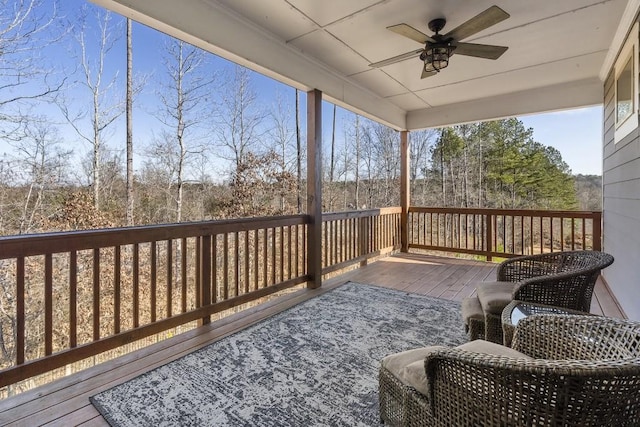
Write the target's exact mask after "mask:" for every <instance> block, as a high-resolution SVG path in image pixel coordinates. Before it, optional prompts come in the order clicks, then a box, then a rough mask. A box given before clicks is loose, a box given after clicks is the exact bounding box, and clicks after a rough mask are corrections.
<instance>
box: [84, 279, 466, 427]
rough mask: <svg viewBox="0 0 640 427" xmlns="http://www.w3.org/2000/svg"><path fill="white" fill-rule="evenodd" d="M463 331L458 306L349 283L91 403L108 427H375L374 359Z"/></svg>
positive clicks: (454, 338)
mask: <svg viewBox="0 0 640 427" xmlns="http://www.w3.org/2000/svg"><path fill="white" fill-rule="evenodd" d="M461 325H462V321H461V317H460V305H459V304H458V303H455V302H452V301H447V300H443V299H438V298H431V297H425V296H420V295H416V294H408V293H406V292H399V291H394V290H390V289H385V288H380V287H376V286H371V285H363V284H357V283H347V284H345V285H343V286H341V287H339V288H336V289H334V290H332V291H330V292H327V293H325V294H323V295H321V296H318V297H315V298H312V299H310V300H308V301H306V302H304V303H302V304H299V305H297V306H295V307H292V308H290V309H288V310H286V311H283V312H282V313H279V314H277V315H275V316H273V317H270V318H268V319H266V320H263V321H261V322H259V323H257V324H255V325H253V326H251V327H249V328H246V329H244V330H242V331H240V332H237V333H235V334H233V335H230V336H228V337H225V338H223V339H221V340H220V341H217V342H215V343H212V344H210V345H208V346H207V347H204V348H202V349H199V350H197V351H195V352H193V353H191V354H189V355H187V356H184V357H182V358H180V359H177V360H175V361H173V362H170V363H168V364H166V365H164V366H161V367H159V368H156V369H154V370H152V371H150V372H148V373H145V374H143V375H141V376H139V377H137V378H134V379H132V380H130V381H128V382H125V383H123V384H121V385H118V386H116V387H113V388H111V389H109V390H106V391H104V392H102V393H100V394H98V395H96V396H93V397H92V398H91V402H92V403H93V405H94V406H95V407H96V408H97V409H98V410H99V411H100V413H101V414H102V415H103V416H104V418H105V419H106V420H107V421H108V422H109V424H111V425H112V426H154V427H157V426H174V425H185V426H314V425H315V426H371V425H379V417H378V367H379V364H380V359H382V358H383V357H384V356H386V355H388V354H392V353H396V352H399V351H404V350H408V349H411V348H416V347H422V346H426V345H435V344H442V345H451V346H454V345H458V344H460V343H462V342H464V341H465V340H466V337H465V335H464V333H463V330H462V326H461Z"/></svg>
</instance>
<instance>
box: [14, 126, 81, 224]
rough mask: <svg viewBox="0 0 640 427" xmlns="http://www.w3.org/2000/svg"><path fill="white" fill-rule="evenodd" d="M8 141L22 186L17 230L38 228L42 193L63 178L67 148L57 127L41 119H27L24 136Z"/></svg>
mask: <svg viewBox="0 0 640 427" xmlns="http://www.w3.org/2000/svg"><path fill="white" fill-rule="evenodd" d="M12 145H13V147H14V150H15V160H14V164H15V166H16V170H18V171H19V173H20V174H21V177H20V181H22V183H23V184H24V186H25V194H24V198H23V202H22V206H21V212H20V218H19V221H18V227H17V231H18V233H19V234H23V233H29V232H32V231H34V227H36V228H37V229H38V228H39V227H38V224H36V218H37V216H38V215H40V216H46V214H45V209H44V207H43V204H44V203H45V201H44V199H45V193H46V192H51V191H52V190H56V189H58V188H59V186H60V185H62V184H64V182H65V181H66V169H67V166H68V162H69V159H70V156H71V150H64V149H63V148H62V139H61V138H60V136H59V135H58V129H57V128H55V127H53V126H52V125H51V124H49V123H47V122H46V121H45V120H42V119H41V120H39V121H31V122H30V123H28V124H27V126H26V129H25V135H24V137H23V138H21V139H20V140H19V141H17V142H15V143H13V144H12Z"/></svg>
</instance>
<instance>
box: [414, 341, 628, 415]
mask: <svg viewBox="0 0 640 427" xmlns="http://www.w3.org/2000/svg"><path fill="white" fill-rule="evenodd" d="M609 365H611V366H609ZM425 370H426V373H427V378H428V381H429V385H430V390H431V395H430V396H429V402H430V405H431V410H432V413H433V414H434V417H436V418H437V419H438V420H441V419H445V420H446V419H447V418H446V417H453V418H451V420H452V423H453V425H526V424H528V423H527V420H528V421H529V424H530V421H531V416H532V414H535V416H536V417H538V419H539V420H540V421H539V422H540V423H542V424H554V423H555V424H558V425H563V424H565V423H567V422H570V420H572V417H576V416H578V415H577V414H581V413H584V412H586V411H590V410H591V408H590V407H589V405H590V404H591V403H590V402H593V398H595V396H593V397H592V396H589V395H588V393H593V394H594V395H597V396H598V399H599V400H608V397H607V396H609V394H607V393H606V396H605V397H602V396H600V395H601V394H602V391H601V390H603V388H602V387H608V385H610V384H611V378H612V376H616V378H619V381H620V384H613V385H612V386H611V387H610V388H611V389H612V393H617V392H619V393H622V392H623V391H621V390H626V389H628V387H631V388H633V389H634V390H636V389H638V385H637V381H636V378H637V375H638V374H640V365H638V359H634V360H622V361H619V362H607V363H603V362H602V361H597V362H590V361H584V360H540V359H514V358H510V357H504V356H494V355H486V354H479V353H473V352H468V351H464V350H459V349H446V350H438V351H437V352H434V353H433V354H431V355H429V356H428V357H427V358H426V360H425ZM614 388H615V390H614ZM550 396H552V397H554V398H556V399H557V400H556V401H553V402H552V401H550V400H549V397H550ZM631 399H632V400H634V402H637V401H638V400H639V399H640V396H633V397H632V398H631ZM620 400H621V399H620V398H619V396H615V397H614V398H612V399H611V402H609V401H605V402H604V405H610V406H611V407H614V409H612V413H614V414H615V411H618V412H619V409H618V408H619V407H620V406H622V407H624V406H625V405H627V404H628V402H619V401H620ZM623 400H624V399H623ZM565 401H572V402H574V403H575V406H572V407H570V408H566V407H564V406H563V405H562V404H561V403H560V404H556V402H565ZM616 405H617V407H616ZM632 405H637V403H632Z"/></svg>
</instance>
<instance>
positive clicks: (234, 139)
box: [217, 65, 268, 215]
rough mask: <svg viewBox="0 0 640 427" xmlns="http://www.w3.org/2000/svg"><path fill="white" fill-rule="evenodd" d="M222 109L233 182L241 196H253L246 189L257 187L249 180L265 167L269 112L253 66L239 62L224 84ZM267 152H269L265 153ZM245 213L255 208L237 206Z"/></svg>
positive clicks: (221, 131) (221, 135)
mask: <svg viewBox="0 0 640 427" xmlns="http://www.w3.org/2000/svg"><path fill="white" fill-rule="evenodd" d="M217 113H218V126H217V134H218V143H219V144H220V147H221V148H222V152H221V153H220V154H219V155H220V157H221V158H223V159H225V160H228V161H230V162H231V186H232V189H233V191H234V192H235V193H236V196H238V199H244V200H252V195H250V194H245V192H246V191H254V190H257V189H253V188H252V187H250V186H247V185H246V183H247V182H250V181H252V180H253V179H252V176H253V174H254V173H256V171H255V170H253V169H255V168H256V167H262V166H263V162H262V160H261V159H260V158H261V157H262V156H260V153H259V152H258V150H259V144H258V143H259V141H260V139H261V137H262V136H263V133H264V126H263V125H264V119H265V117H266V113H265V112H264V111H263V109H262V108H261V107H260V105H259V104H258V100H257V98H256V93H255V91H254V89H253V84H252V81H251V75H250V72H249V70H247V69H246V68H244V67H241V66H239V65H235V66H234V67H233V70H232V72H231V74H230V75H228V76H227V79H226V82H225V85H224V86H223V87H222V93H221V104H220V106H219V111H218V112H217ZM264 154H265V155H266V154H268V153H264ZM237 208H238V211H239V213H240V214H241V215H246V214H247V212H249V211H250V210H251V209H252V208H251V206H243V205H242V204H241V203H239V204H238V206H237Z"/></svg>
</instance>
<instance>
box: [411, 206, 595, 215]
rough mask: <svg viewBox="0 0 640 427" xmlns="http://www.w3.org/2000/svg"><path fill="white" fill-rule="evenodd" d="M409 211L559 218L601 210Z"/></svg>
mask: <svg viewBox="0 0 640 427" xmlns="http://www.w3.org/2000/svg"><path fill="white" fill-rule="evenodd" d="M409 212H410V213H411V212H421V213H461V214H476V215H511V216H539V217H556V218H558V217H560V218H593V217H595V216H598V215H601V214H602V212H601V211H565V210H537V209H536V210H534V209H483V208H439V207H419V206H411V207H410V208H409Z"/></svg>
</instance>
